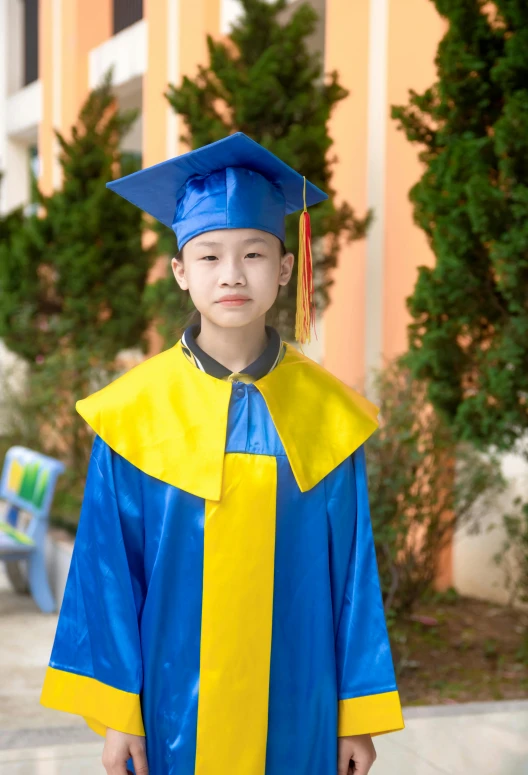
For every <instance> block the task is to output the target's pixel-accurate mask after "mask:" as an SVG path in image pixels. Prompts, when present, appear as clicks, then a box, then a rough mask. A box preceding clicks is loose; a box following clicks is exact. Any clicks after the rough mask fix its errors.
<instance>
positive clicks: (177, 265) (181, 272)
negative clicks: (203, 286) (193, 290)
mask: <svg viewBox="0 0 528 775" xmlns="http://www.w3.org/2000/svg"><path fill="white" fill-rule="evenodd" d="M171 268H172V272H173V274H174V277H175V278H176V282H177V283H178V285H179V286H180V288H181V289H182V291H188V290H189V284H188V282H187V278H186V277H185V269H184V266H183V261H182V260H181V259H178V258H176V257H174V258H173V259H172V260H171Z"/></svg>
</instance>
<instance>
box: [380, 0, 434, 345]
mask: <svg viewBox="0 0 528 775" xmlns="http://www.w3.org/2000/svg"><path fill="white" fill-rule="evenodd" d="M399 10H400V11H403V10H405V13H402V12H400V13H390V14H389V39H388V61H389V68H388V73H387V102H388V104H387V158H386V189H385V199H386V201H385V213H386V221H385V227H386V228H385V283H384V298H383V313H384V319H383V352H384V356H385V357H386V358H389V359H392V358H394V357H395V356H397V355H400V354H401V353H403V352H405V350H406V349H407V325H408V323H409V322H410V315H409V314H408V312H407V309H406V306H405V299H406V297H407V296H409V295H410V294H411V293H412V291H413V288H414V284H415V282H416V276H417V267H418V266H419V265H420V264H426V265H430V264H431V263H432V261H433V255H432V253H431V251H430V249H429V246H428V244H427V240H426V237H425V234H424V233H423V231H422V230H421V229H419V228H418V227H417V226H416V225H415V224H414V222H413V215H412V205H411V202H410V201H409V191H410V189H411V188H412V186H413V185H414V184H415V183H416V182H417V181H418V180H419V179H420V177H421V175H422V171H423V168H422V164H421V162H420V161H419V160H418V153H419V151H420V150H421V149H420V148H419V147H418V146H416V145H411V144H410V143H409V142H408V140H407V138H406V136H405V134H404V133H403V132H402V131H398V129H397V124H396V122H395V121H394V120H393V119H392V118H391V117H390V110H391V105H405V104H407V102H408V99H409V96H408V91H409V89H414V90H415V91H417V92H418V93H421V92H423V91H424V90H425V89H426V88H427V87H429V86H431V85H432V84H433V83H434V82H435V80H436V67H435V65H434V56H435V53H436V48H437V46H438V43H439V42H440V39H441V37H442V36H443V34H444V31H445V28H444V24H445V23H444V20H443V19H442V18H441V17H440V16H439V15H438V14H437V12H436V10H435V8H434V6H433V4H432V3H429V2H427V3H424V2H423V0H406V1H405V3H404V4H403V5H402V6H401V8H400V9H399ZM411 30H417V31H419V34H418V33H417V34H413V35H412V43H411V41H410V40H409V36H410V34H412V33H411Z"/></svg>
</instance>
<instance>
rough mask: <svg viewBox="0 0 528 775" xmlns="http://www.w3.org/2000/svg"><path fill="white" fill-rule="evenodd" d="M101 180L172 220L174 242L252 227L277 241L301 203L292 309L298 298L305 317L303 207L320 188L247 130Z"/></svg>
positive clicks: (307, 258) (309, 288) (307, 279)
mask: <svg viewBox="0 0 528 775" xmlns="http://www.w3.org/2000/svg"><path fill="white" fill-rule="evenodd" d="M107 187H108V188H110V189H111V190H112V191H115V192H116V193H117V194H119V195H120V196H122V197H123V198H124V199H127V200H128V201H129V202H132V204H134V205H136V206H137V207H140V208H141V209H142V210H144V211H145V212H147V213H149V214H150V215H152V216H153V217H154V218H156V219H157V220H158V221H160V222H161V223H163V224H165V226H169V227H170V228H172V229H173V230H174V232H175V233H176V238H177V240H178V248H179V249H180V250H181V248H182V247H183V246H184V245H185V243H186V242H188V241H189V240H190V239H192V238H193V237H196V236H198V235H199V234H203V233H204V232H207V231H213V230H215V229H242V228H246V229H247V228H250V229H260V230H262V231H267V232H270V233H271V234H275V236H276V237H278V238H279V239H280V240H282V241H284V235H285V231H284V218H285V216H286V215H288V214H290V213H294V212H296V211H297V210H304V212H303V216H305V217H301V230H302V233H301V251H304V252H303V253H302V261H301V260H300V266H299V285H298V314H299V304H302V309H303V310H304V313H305V314H304V317H305V320H306V314H307V309H308V315H309V317H310V319H311V320H312V321H313V305H312V294H313V282H312V267H311V249H310V244H309V237H310V224H309V217H308V214H307V212H306V207H307V206H310V205H314V204H317V203H318V202H322V201H323V200H324V199H327V198H328V196H327V194H325V193H324V192H323V191H321V190H320V189H319V188H317V187H316V186H314V185H313V184H312V183H309V182H308V181H307V180H306V178H304V177H303V176H302V175H300V174H299V173H298V172H297V171H296V170H294V169H293V168H292V167H290V166H289V165H288V164H285V162H283V161H281V159H279V158H278V157H277V156H275V154H273V153H272V152H271V151H268V150H267V149H266V148H264V147H263V146H261V145H259V143H257V142H255V141H254V140H252V139H251V138H250V137H247V135H245V134H243V133H242V132H237V133H236V134H233V135H230V136H229V137H225V138H223V139H222V140H218V141H217V142H216V143H211V144H210V145H205V146H203V147H202V148H198V149H197V150H195V151H189V152H188V153H184V154H182V155H181V156H176V157H174V158H173V159H168V160H167V161H164V162H161V163H160V164H155V165H153V166H152V167H147V168H146V169H144V170H139V172H134V173H132V175H127V176H125V177H123V178H119V179H118V180H112V181H111V182H109V183H107ZM300 259H301V256H300ZM301 265H302V266H303V267H304V269H303V271H302V272H301ZM301 284H302V288H301ZM303 299H304V301H303ZM306 305H308V308H307V306H306ZM304 329H306V325H304ZM302 336H303V335H302V334H301V339H300V341H305V340H306V338H308V339H309V324H308V332H306V331H305V334H304V339H302Z"/></svg>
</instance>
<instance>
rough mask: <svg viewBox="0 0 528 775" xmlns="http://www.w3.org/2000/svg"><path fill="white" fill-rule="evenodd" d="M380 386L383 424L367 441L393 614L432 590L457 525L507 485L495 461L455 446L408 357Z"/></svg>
mask: <svg viewBox="0 0 528 775" xmlns="http://www.w3.org/2000/svg"><path fill="white" fill-rule="evenodd" d="M375 382H376V390H377V396H378V400H377V403H378V405H379V407H380V419H381V423H380V428H379V429H378V431H377V432H376V433H375V434H374V435H373V436H372V437H371V438H370V439H369V440H368V442H367V462H368V475H369V493H370V509H371V515H372V523H373V531H374V537H375V542H376V550H377V557H378V567H379V572H380V579H381V583H382V589H383V594H384V600H385V608H386V611H387V613H392V614H395V613H396V612H401V611H408V610H410V609H412V607H413V605H414V604H415V603H416V602H417V601H418V600H419V599H420V598H421V597H422V596H423V595H424V594H425V593H427V592H429V591H430V590H431V588H432V586H433V582H434V580H435V578H436V576H437V573H438V561H439V557H440V553H441V550H442V549H443V548H444V547H445V546H446V545H447V543H448V542H449V541H450V539H451V537H452V534H453V530H454V528H455V526H461V525H462V524H464V523H466V524H469V522H470V521H476V520H478V518H479V515H480V514H481V513H484V512H485V511H486V509H487V507H488V504H489V503H490V502H491V499H492V497H493V495H494V494H496V492H497V491H498V490H499V489H500V488H501V487H502V485H503V481H502V477H501V474H500V466H499V464H498V461H497V460H496V459H495V458H494V457H493V456H489V457H487V458H485V457H484V456H482V455H480V454H479V453H478V452H477V451H476V450H475V448H474V447H473V446H472V445H470V444H464V443H459V444H455V440H454V438H453V436H452V434H451V432H450V431H449V429H448V428H447V426H446V425H445V423H443V422H442V421H441V419H440V418H439V416H438V414H437V413H436V412H435V411H434V410H433V408H432V406H431V405H430V404H428V403H427V402H426V398H425V396H426V385H425V384H424V383H423V382H419V381H417V380H414V379H412V377H411V374H410V372H409V369H408V368H407V367H406V366H405V364H404V363H403V362H402V359H397V360H395V361H393V362H392V363H390V364H389V365H388V366H387V367H386V368H385V369H383V370H381V371H379V372H378V373H377V375H376V379H375ZM477 501H478V503H477ZM477 505H478V509H479V511H478V512H477V510H476V509H477Z"/></svg>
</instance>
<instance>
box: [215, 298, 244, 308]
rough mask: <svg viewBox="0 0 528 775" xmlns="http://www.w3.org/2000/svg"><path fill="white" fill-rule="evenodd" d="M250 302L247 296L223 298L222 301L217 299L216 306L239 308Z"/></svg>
mask: <svg viewBox="0 0 528 775" xmlns="http://www.w3.org/2000/svg"><path fill="white" fill-rule="evenodd" d="M248 301H251V299H248V298H247V296H224V298H223V299H218V302H217V303H218V304H223V305H224V306H225V307H241V306H242V305H243V304H246V302H248Z"/></svg>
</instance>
